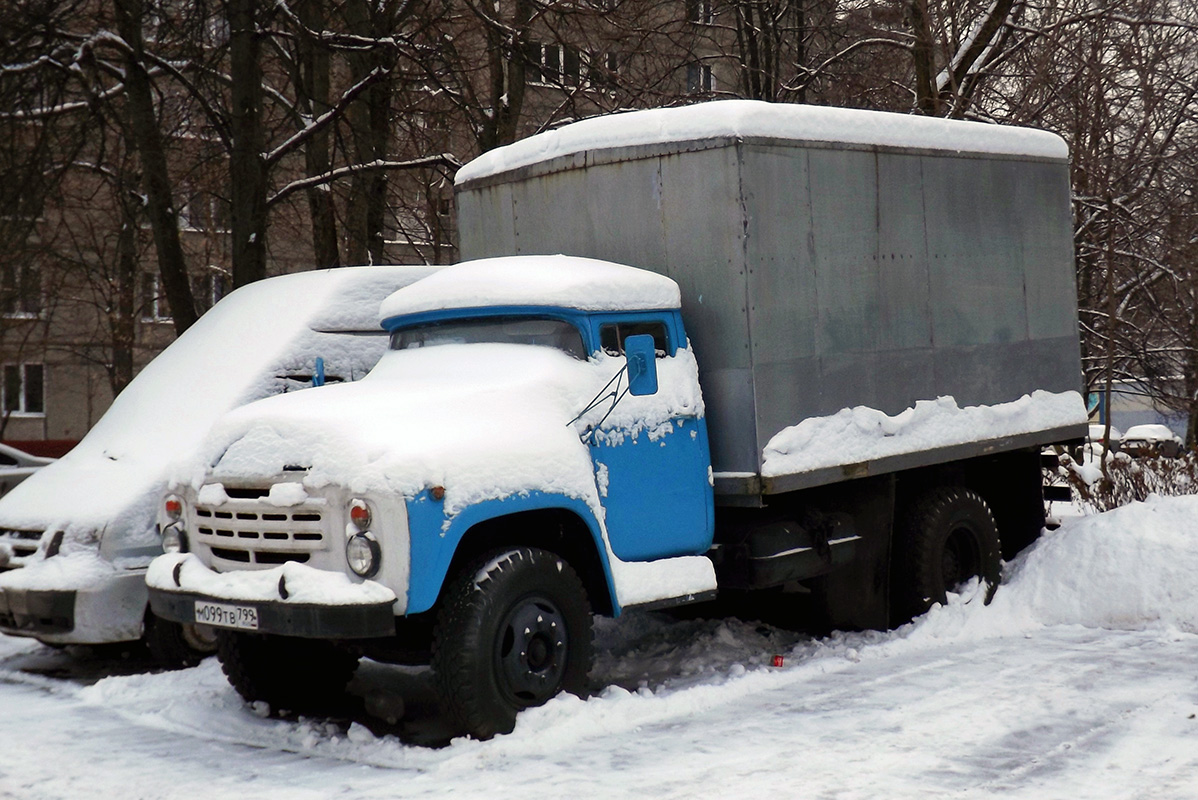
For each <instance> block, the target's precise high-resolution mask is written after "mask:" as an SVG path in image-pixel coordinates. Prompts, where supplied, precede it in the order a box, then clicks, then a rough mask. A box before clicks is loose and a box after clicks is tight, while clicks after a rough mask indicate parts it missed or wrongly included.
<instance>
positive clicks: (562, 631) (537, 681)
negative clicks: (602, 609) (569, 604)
mask: <svg viewBox="0 0 1198 800" xmlns="http://www.w3.org/2000/svg"><path fill="white" fill-rule="evenodd" d="M567 649H568V638H567V633H566V620H565V617H563V616H562V613H561V611H559V610H558V608H557V605H556V604H555V603H554V602H553V601H552V600H549V599H548V598H545V597H540V596H535V597H526V598H524V599H522V600H520V601H519V602H517V603H516V604H515V605H514V606H513V607H512V609H511V610H510V611H508V613H507V616H506V617H504V620H503V624H502V625H501V626H500V627H499V631H498V636H497V640H496V648H495V659H496V662H497V664H496V666H497V667H498V669H497V670H496V674H497V675H498V676H499V685H500V689H501V690H502V692H503V694H504V696H505V697H507V699H508V700H509V702H511V703H512V704H513V705H514V706H516V707H517V708H527V707H529V706H534V705H540V704H541V703H544V702H545V701H546V700H548V699H549V698H550V697H553V695H555V694H557V692H558V690H559V689H560V688H561V685H562V678H563V677H564V676H565V673H566V660H567V659H566V654H567Z"/></svg>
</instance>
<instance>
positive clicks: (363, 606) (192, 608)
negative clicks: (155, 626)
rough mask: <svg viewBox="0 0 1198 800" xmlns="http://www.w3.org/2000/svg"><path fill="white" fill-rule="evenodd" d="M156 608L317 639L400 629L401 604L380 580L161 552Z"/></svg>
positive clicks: (179, 616)
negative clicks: (216, 563) (236, 565)
mask: <svg viewBox="0 0 1198 800" xmlns="http://www.w3.org/2000/svg"><path fill="white" fill-rule="evenodd" d="M146 581H147V585H148V587H149V598H150V609H151V610H152V611H153V612H154V614H155V615H156V616H158V617H161V618H163V619H168V620H171V621H173V622H183V623H196V622H197V619H196V611H197V607H198V606H199V605H203V606H204V607H203V609H202V610H203V613H204V618H203V619H201V620H199V623H200V624H205V625H212V626H213V627H216V628H225V629H232V630H241V631H245V632H250V633H253V632H257V633H272V634H279V635H282V636H298V637H303V638H311V639H372V638H382V637H388V636H393V635H394V634H395V615H396V607H397V605H399V604H398V602H397V598H396V595H395V593H394V592H393V591H391V590H390V589H388V588H386V587H384V586H382V585H380V584H378V583H375V582H373V581H361V582H353V581H351V580H349V579H348V578H347V577H346V576H345V575H342V574H340V573H333V572H330V571H326V570H320V569H314V568H312V567H308V566H306V565H303V564H296V563H289V564H283V565H280V566H278V567H273V568H271V569H264V570H244V571H235V572H215V571H213V570H212V569H210V568H209V567H207V566H205V565H204V564H203V563H202V562H201V561H200V560H199V559H198V558H196V557H195V556H194V555H184V554H179V553H172V554H168V555H163V556H159V557H158V558H156V559H154V561H153V562H152V563H151V564H150V568H149V571H148V573H147V576H146Z"/></svg>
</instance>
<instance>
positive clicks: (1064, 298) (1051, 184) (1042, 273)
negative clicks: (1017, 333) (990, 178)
mask: <svg viewBox="0 0 1198 800" xmlns="http://www.w3.org/2000/svg"><path fill="white" fill-rule="evenodd" d="M1016 191H1017V192H1018V194H1019V196H1020V198H1021V199H1022V200H1023V201H1024V202H1025V203H1026V205H1027V207H1028V214H1027V216H1026V217H1025V219H1024V222H1025V226H1024V227H1023V229H1022V230H1023V239H1022V251H1023V268H1024V280H1025V284H1026V288H1027V309H1028V310H1027V313H1028V334H1029V335H1030V336H1031V337H1032V338H1035V339H1044V338H1056V337H1065V336H1072V337H1074V339H1075V340H1076V336H1075V334H1076V332H1077V324H1076V320H1077V277H1076V273H1075V272H1074V270H1071V269H1070V270H1065V269H1061V265H1062V264H1073V237H1072V233H1073V224H1072V216H1071V214H1070V199H1071V198H1070V187H1069V169H1068V167H1067V166H1065V165H1063V164H1027V165H1025V167H1024V169H1023V170H1022V172H1021V174H1020V183H1019V185H1018V186H1017V188H1016Z"/></svg>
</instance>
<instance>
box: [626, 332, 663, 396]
mask: <svg viewBox="0 0 1198 800" xmlns="http://www.w3.org/2000/svg"><path fill="white" fill-rule="evenodd" d="M624 355H625V356H626V357H627V358H628V392H629V394H631V395H633V396H634V397H640V396H642V395H647V394H657V349H656V348H655V347H654V346H653V337H652V336H650V335H649V334H647V333H638V334H636V335H634V336H629V337H628V338H627V339H625V340H624Z"/></svg>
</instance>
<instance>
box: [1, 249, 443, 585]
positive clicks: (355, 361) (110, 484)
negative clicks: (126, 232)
mask: <svg viewBox="0 0 1198 800" xmlns="http://www.w3.org/2000/svg"><path fill="white" fill-rule="evenodd" d="M414 271H427V270H425V268H413V267H361V268H341V269H340V270H322V271H320V272H308V273H299V274H295V275H286V276H281V277H278V278H272V279H270V280H267V281H263V282H260V283H256V284H252V285H250V286H246V287H244V288H242V289H238V290H237V291H236V292H233V293H232V294H230V295H229V296H228V297H226V298H224V299H223V300H221V302H220V303H218V304H217V305H216V306H214V307H213V308H212V309H211V310H210V311H208V312H207V313H206V314H204V315H203V316H202V317H200V319H199V320H198V321H197V322H196V323H195V325H193V326H192V327H191V328H190V329H189V330H188V331H187V332H186V333H185V334H184V335H183V336H181V337H180V338H179V339H178V340H176V341H175V342H174V343H172V344H171V345H170V346H169V347H168V348H167V349H166V350H165V351H164V352H163V353H162V355H161V356H159V357H158V358H155V359H154V360H153V361H151V362H150V363H149V364H148V365H146V367H145V368H144V369H143V370H142V371H141V372H140V373H139V374H138V376H137V377H136V379H135V380H134V381H133V382H132V383H131V384H129V386H128V387H127V388H126V389H125V391H123V392H122V393H121V394H120V395H119V396H118V397H117V398H116V400H115V401H114V402H113V404H112V406H111V407H110V408H109V410H108V411H107V412H106V413H105V414H104V416H103V417H101V418H100V421H99V422H97V423H96V425H95V426H94V427H93V428H92V429H91V430H90V431H89V432H88V434H87V435H86V436H85V437H84V438H83V440H82V441H81V442H79V444H77V445H76V446H75V447H74V449H72V450H71V452H69V453H68V454H67V455H66V456H64V457H63V458H61V459H59V460H58V461H57V462H55V463H54V464H51V465H49V466H47V467H46V468H44V469H42V470H40V471H39V472H38V473H37V474H35V475H33V476H31V477H30V478H29V479H28V480H26V481H24V482H23V483H21V484H20V485H19V486H17V487H16V488H15V489H14V490H13V491H12V492H11V493H10V494H8V495H7V496H5V497H4V499H3V501H2V502H0V526H3V527H8V528H17V529H29V530H45V529H51V528H56V527H63V528H65V529H66V531H67V533H68V534H70V533H72V532H75V531H82V532H87V531H93V532H97V533H98V532H100V531H103V530H105V529H106V528H107V529H112V530H124V529H126V528H129V527H130V526H133V527H138V528H142V529H144V530H131V529H130V530H128V531H126V533H128V534H129V535H131V536H133V537H136V536H137V535H139V534H143V533H144V535H145V538H146V543H147V544H157V537H156V536H154V534H153V521H154V517H155V511H156V509H157V505H158V502H159V500H160V499H161V497H160V495H161V493H162V490H163V487H164V486H165V481H166V477H167V475H168V474H169V469H170V467H169V465H170V463H171V462H172V460H173V459H175V458H178V457H180V456H181V455H183V454H187V453H191V452H194V451H195V449H196V448H197V447H198V446H199V443H200V441H201V440H202V439H203V437H204V435H205V434H206V433H207V431H208V427H209V426H210V425H211V424H212V422H213V421H215V420H216V419H217V418H219V417H220V416H221V415H223V414H224V413H225V412H226V411H228V410H229V409H231V408H234V407H236V406H238V405H241V404H243V403H246V402H249V401H251V400H254V399H256V398H259V397H263V396H265V395H268V394H272V393H274V392H275V391H278V386H277V382H278V380H279V376H280V375H281V374H285V373H289V372H299V373H305V374H311V372H312V369H313V366H314V361H315V359H316V357H318V356H321V357H323V358H324V359H325V360H326V361H329V362H330V363H332V362H338V363H340V364H341V365H343V367H345V368H349V369H351V370H353V371H354V372H355V374H354V375H353V376H352V377H358V376H359V375H361V374H363V373H365V372H366V371H367V370H369V369H370V367H371V366H372V365H373V363H374V361H376V360H377V359H378V357H379V355H381V354H382V352H383V351H384V349H385V348H386V337H385V336H384V335H382V334H381V332H380V335H379V336H378V344H377V346H376V347H373V348H367V350H368V351H369V352H366V353H360V352H359V353H358V354H357V355H353V354H352V353H351V352H341V351H339V350H338V349H337V348H338V346H339V344H338V337H335V336H329V335H328V334H327V333H324V332H322V331H370V330H377V329H378V317H377V310H378V306H377V301H376V300H375V299H374V298H377V297H378V296H379V295H380V294H382V293H383V292H385V291H386V289H385V288H384V287H385V286H386V285H387V284H391V285H392V286H396V287H398V286H402V285H404V284H405V283H407V282H410V281H411V280H414V277H413V273H414ZM267 297H269V299H270V302H269V303H267V302H264V299H266V298H267ZM364 298H370V299H369V300H368V301H364ZM362 349H363V348H361V342H357V344H356V346H355V347H354V348H352V350H353V351H354V352H357V351H361V350H362ZM344 377H345V378H347V379H348V378H350V377H351V376H350V375H345V376H344ZM75 544H76V543H74V542H72V541H71V537H70V536H69V535H68V537H67V538H66V539H65V540H64V542H63V548H62V553H63V555H69V554H70V553H71V551H72V550H73V549H74V547H75ZM148 560H149V559H148V558H147V559H145V561H147V562H148ZM95 567H96V565H90V566H87V567H86V568H85V569H92V568H95ZM47 579H49V575H47ZM5 580H6V582H11V581H14V580H21V579H20V578H17V577H16V576H15V574H13V573H10V574H8V575H7V576H6V578H5Z"/></svg>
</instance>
